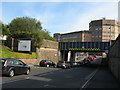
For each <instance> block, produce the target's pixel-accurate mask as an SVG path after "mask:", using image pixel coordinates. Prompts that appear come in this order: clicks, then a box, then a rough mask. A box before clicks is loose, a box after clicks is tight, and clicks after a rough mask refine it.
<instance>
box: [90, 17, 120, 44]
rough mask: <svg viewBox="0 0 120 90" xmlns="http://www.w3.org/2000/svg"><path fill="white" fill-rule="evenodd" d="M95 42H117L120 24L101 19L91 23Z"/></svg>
mask: <svg viewBox="0 0 120 90" xmlns="http://www.w3.org/2000/svg"><path fill="white" fill-rule="evenodd" d="M89 31H90V32H91V33H92V41H93V42H109V41H110V40H115V39H116V38H117V37H118V35H119V34H120V24H119V22H118V21H116V20H111V19H105V18H103V19H101V20H94V21H91V22H90V23H89Z"/></svg>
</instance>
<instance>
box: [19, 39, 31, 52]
mask: <svg viewBox="0 0 120 90" xmlns="http://www.w3.org/2000/svg"><path fill="white" fill-rule="evenodd" d="M18 51H31V40H19V41H18Z"/></svg>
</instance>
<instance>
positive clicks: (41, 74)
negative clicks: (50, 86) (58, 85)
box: [39, 72, 53, 76]
mask: <svg viewBox="0 0 120 90" xmlns="http://www.w3.org/2000/svg"><path fill="white" fill-rule="evenodd" d="M49 74H53V72H48V73H45V74H41V75H39V76H45V75H49Z"/></svg>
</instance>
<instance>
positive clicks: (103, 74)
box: [84, 64, 120, 88]
mask: <svg viewBox="0 0 120 90" xmlns="http://www.w3.org/2000/svg"><path fill="white" fill-rule="evenodd" d="M98 68H99V69H98V70H97V71H96V73H95V74H94V76H93V77H92V78H91V79H90V80H89V83H88V84H87V85H86V87H84V88H120V82H119V81H118V80H117V79H116V78H115V76H114V75H113V74H112V72H111V71H110V70H109V68H108V66H107V64H101V65H100V66H99V67H98Z"/></svg>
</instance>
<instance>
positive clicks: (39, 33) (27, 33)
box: [9, 17, 55, 48]
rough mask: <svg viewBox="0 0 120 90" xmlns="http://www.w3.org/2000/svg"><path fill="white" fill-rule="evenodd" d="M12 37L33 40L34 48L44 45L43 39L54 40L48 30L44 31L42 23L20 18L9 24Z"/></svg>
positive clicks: (32, 19)
mask: <svg viewBox="0 0 120 90" xmlns="http://www.w3.org/2000/svg"><path fill="white" fill-rule="evenodd" d="M9 30H10V33H11V37H13V38H17V39H31V40H32V41H33V46H34V48H36V47H38V48H40V46H41V45H42V41H43V39H48V40H54V41H55V39H54V38H52V37H51V36H50V35H49V32H48V31H47V30H42V26H41V22H40V21H38V20H36V19H35V18H29V17H18V18H15V19H13V20H12V21H11V23H10V24H9Z"/></svg>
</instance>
